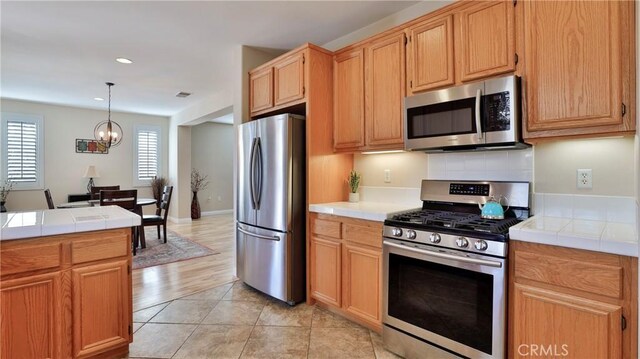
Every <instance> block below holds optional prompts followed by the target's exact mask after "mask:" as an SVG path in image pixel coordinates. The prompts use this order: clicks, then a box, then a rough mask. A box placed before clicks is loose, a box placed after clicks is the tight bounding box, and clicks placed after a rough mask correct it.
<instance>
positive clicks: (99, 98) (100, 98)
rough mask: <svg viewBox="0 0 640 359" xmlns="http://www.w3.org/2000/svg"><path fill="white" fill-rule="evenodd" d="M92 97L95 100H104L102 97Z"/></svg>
mask: <svg viewBox="0 0 640 359" xmlns="http://www.w3.org/2000/svg"><path fill="white" fill-rule="evenodd" d="M93 99H94V100H96V101H104V99H103V98H102V97H94V98H93Z"/></svg>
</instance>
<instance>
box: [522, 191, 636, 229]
mask: <svg viewBox="0 0 640 359" xmlns="http://www.w3.org/2000/svg"><path fill="white" fill-rule="evenodd" d="M637 211H638V205H637V202H636V199H635V198H633V197H615V196H585V195H571V194H556V193H536V194H535V195H534V203H533V213H534V214H535V215H542V216H545V217H561V218H573V219H579V220H591V221H606V222H614V223H636V220H637Z"/></svg>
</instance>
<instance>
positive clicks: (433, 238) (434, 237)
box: [429, 233, 440, 243]
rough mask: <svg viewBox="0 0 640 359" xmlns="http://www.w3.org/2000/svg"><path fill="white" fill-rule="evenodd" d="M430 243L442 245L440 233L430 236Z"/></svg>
mask: <svg viewBox="0 0 640 359" xmlns="http://www.w3.org/2000/svg"><path fill="white" fill-rule="evenodd" d="M429 242H431V243H440V235H439V234H438V233H431V234H430V235H429Z"/></svg>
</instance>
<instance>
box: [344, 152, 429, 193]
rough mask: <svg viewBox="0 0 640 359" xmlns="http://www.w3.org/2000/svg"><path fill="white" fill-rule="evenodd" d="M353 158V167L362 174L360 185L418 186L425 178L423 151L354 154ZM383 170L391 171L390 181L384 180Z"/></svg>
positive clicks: (425, 164)
mask: <svg viewBox="0 0 640 359" xmlns="http://www.w3.org/2000/svg"><path fill="white" fill-rule="evenodd" d="M353 159H354V165H353V166H354V169H355V170H356V171H358V172H360V174H361V175H362V179H361V180H360V184H361V185H362V186H370V187H407V188H420V183H421V181H422V180H423V179H425V178H427V155H426V154H425V153H423V152H405V153H385V154H372V155H359V154H356V155H354V157H353ZM385 170H390V171H391V182H385V181H384V174H385V173H384V171H385ZM345 180H346V178H345Z"/></svg>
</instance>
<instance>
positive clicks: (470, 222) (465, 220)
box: [392, 209, 519, 234]
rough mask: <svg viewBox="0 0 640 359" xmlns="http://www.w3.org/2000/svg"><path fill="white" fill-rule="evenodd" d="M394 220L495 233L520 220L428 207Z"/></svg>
mask: <svg viewBox="0 0 640 359" xmlns="http://www.w3.org/2000/svg"><path fill="white" fill-rule="evenodd" d="M392 220H394V221H398V222H407V223H413V224H418V225H424V226H429V227H436V228H438V227H440V228H452V229H454V228H455V229H464V230H470V231H475V232H484V233H494V234H504V233H508V232H509V227H511V226H513V225H515V224H517V223H518V222H519V220H518V219H517V218H505V219H485V218H482V217H480V215H478V214H475V213H464V212H449V211H437V210H428V209H425V210H420V211H414V212H407V213H402V214H398V215H396V216H394V217H393V218H392Z"/></svg>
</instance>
